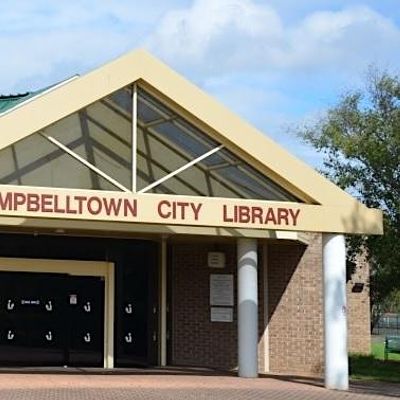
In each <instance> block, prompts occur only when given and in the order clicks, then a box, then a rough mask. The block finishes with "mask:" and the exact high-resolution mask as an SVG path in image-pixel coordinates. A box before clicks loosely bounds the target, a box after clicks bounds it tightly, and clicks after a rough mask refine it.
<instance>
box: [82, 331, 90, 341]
mask: <svg viewBox="0 0 400 400" xmlns="http://www.w3.org/2000/svg"><path fill="white" fill-rule="evenodd" d="M83 340H84V341H85V342H86V343H90V342H91V340H92V338H91V337H90V333H89V332H87V333H86V335H85V336H84V337H83Z"/></svg>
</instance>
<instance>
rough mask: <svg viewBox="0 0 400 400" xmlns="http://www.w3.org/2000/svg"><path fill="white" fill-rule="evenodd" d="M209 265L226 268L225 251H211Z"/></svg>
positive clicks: (208, 259) (208, 256)
mask: <svg viewBox="0 0 400 400" xmlns="http://www.w3.org/2000/svg"><path fill="white" fill-rule="evenodd" d="M207 265H208V266H209V267H210V268H225V253H223V252H222V251H209V252H208V255H207Z"/></svg>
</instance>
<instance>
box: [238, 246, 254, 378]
mask: <svg viewBox="0 0 400 400" xmlns="http://www.w3.org/2000/svg"><path fill="white" fill-rule="evenodd" d="M237 258H238V362H239V376H240V377H243V378H256V377H257V376H258V353H257V344H258V300H257V297H258V296H257V240H256V239H238V242H237Z"/></svg>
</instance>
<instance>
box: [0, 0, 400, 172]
mask: <svg viewBox="0 0 400 400" xmlns="http://www.w3.org/2000/svg"><path fill="white" fill-rule="evenodd" d="M138 47H145V48H147V49H148V50H150V51H151V52H152V53H153V54H155V55H156V56H158V57H160V58H161V59H162V60H164V61H165V62H166V63H168V64H169V65H170V66H171V67H173V68H174V69H176V70H177V71H178V72H180V73H181V74H183V75H184V76H186V77H187V78H189V79H191V80H192V81H194V82H195V83H196V84H197V85H199V86H200V87H202V88H203V89H205V90H206V91H208V92H209V93H211V94H212V95H214V96H216V97H217V98H218V99H220V100H221V101H222V102H223V103H224V104H225V105H227V106H228V107H230V108H231V109H232V110H233V111H235V112H237V113H238V114H240V115H241V116H242V117H244V118H245V119H247V120H248V121H249V122H251V123H252V124H254V125H255V126H257V127H258V128H259V129H260V130H262V131H263V132H265V133H267V134H268V135H269V136H271V137H272V138H273V139H274V140H276V141H277V142H279V143H280V144H282V145H283V146H284V147H286V148H288V149H289V150H290V151H291V152H293V153H294V154H296V155H297V156H298V157H300V158H302V159H303V160H304V161H306V162H308V163H309V164H311V165H314V166H319V165H320V163H321V157H320V156H319V155H317V154H316V153H315V151H314V150H313V149H311V148H309V147H307V146H305V145H303V144H302V143H301V142H300V140H299V139H298V138H297V137H296V136H295V135H294V134H293V133H290V132H291V131H293V127H294V126H298V125H302V124H304V123H306V122H307V121H313V120H315V119H316V118H318V117H319V116H321V115H323V113H324V110H325V109H326V108H327V107H329V106H332V105H333V104H334V103H335V101H336V99H337V98H338V96H339V95H340V93H343V92H344V91H347V90H350V89H352V88H357V87H359V86H360V85H361V84H362V80H363V77H365V74H366V71H367V69H368V66H370V65H374V66H375V67H377V68H380V69H386V70H389V71H391V72H393V73H397V72H398V71H399V67H400V7H399V0H380V1H376V0H374V1H372V0H369V1H352V0H336V1H329V0H297V1H296V2H295V1H293V0H270V1H260V0H190V1H189V0H169V1H165V0H164V1H162V0H154V1H152V0H147V1H146V2H143V1H140V2H139V1H136V0H118V1H112V0H108V1H106V0H93V1H92V0H69V1H64V0H58V1H51V0H35V1H32V0H18V1H15V0H2V1H1V2H0V48H1V49H2V54H1V57H2V60H1V62H0V92H1V93H3V94H7V93H12V92H19V91H26V90H32V89H36V88H40V87H43V86H46V85H49V84H51V83H54V82H56V81H59V80H62V79H64V78H67V77H69V76H71V75H73V74H75V73H80V74H83V73H85V72H87V71H89V70H91V69H93V68H95V67H97V66H99V65H101V64H103V63H105V62H107V61H109V60H111V59H113V58H115V57H117V56H118V55H121V54H123V53H125V52H126V51H129V50H132V49H135V48H138Z"/></svg>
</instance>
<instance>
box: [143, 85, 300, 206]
mask: <svg viewBox="0 0 400 400" xmlns="http://www.w3.org/2000/svg"><path fill="white" fill-rule="evenodd" d="M219 145H220V143H217V142H216V141H214V140H213V139H211V138H210V137H209V136H207V135H206V134H205V133H203V132H201V131H200V130H199V129H197V128H196V127H194V126H193V125H191V124H190V123H189V122H188V121H187V120H185V119H184V118H183V117H181V116H179V115H177V114H176V113H174V112H173V111H172V110H170V109H168V108H167V107H166V106H165V104H162V103H161V102H160V101H159V100H157V99H156V98H154V97H152V96H151V95H150V94H148V93H147V92H145V91H144V90H142V89H140V90H139V93H138V151H139V153H140V156H141V160H139V162H138V168H139V170H140V172H144V171H146V173H143V174H142V176H141V177H140V179H138V184H139V187H138V189H139V190H140V189H143V188H145V187H146V186H147V185H149V184H151V183H152V182H154V181H157V180H159V179H161V178H163V177H165V176H166V175H168V174H169V173H171V172H173V171H176V170H177V169H178V168H180V167H182V166H184V165H185V164H187V163H188V162H190V161H192V160H193V159H195V158H197V157H200V156H202V155H203V154H205V153H207V152H209V151H210V150H212V149H215V148H217V147H218V146H219ZM140 172H139V173H140ZM150 192H153V193H174V194H190V195H197V196H211V197H233V198H249V199H263V200H277V201H296V202H298V201H299V200H298V199H297V198H296V197H295V196H293V195H292V194H290V193H289V192H288V191H286V190H285V189H283V188H281V187H280V186H279V185H277V184H276V183H275V182H273V181H272V180H271V179H269V178H268V177H266V176H264V175H262V174H260V173H259V172H258V171H256V170H255V169H254V168H253V167H251V166H250V165H248V164H247V163H246V162H245V161H243V160H241V159H240V158H239V157H237V156H235V155H234V154H233V153H232V152H230V151H229V150H227V149H222V150H220V151H218V152H216V153H214V154H212V155H210V156H209V157H207V158H204V159H203V160H201V161H200V162H198V163H197V164H195V165H194V166H192V167H190V168H188V169H186V170H184V171H182V172H180V173H179V174H178V175H175V176H174V177H173V178H170V179H167V180H165V181H164V182H162V184H160V185H159V186H156V187H154V188H153V189H152V190H150Z"/></svg>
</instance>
